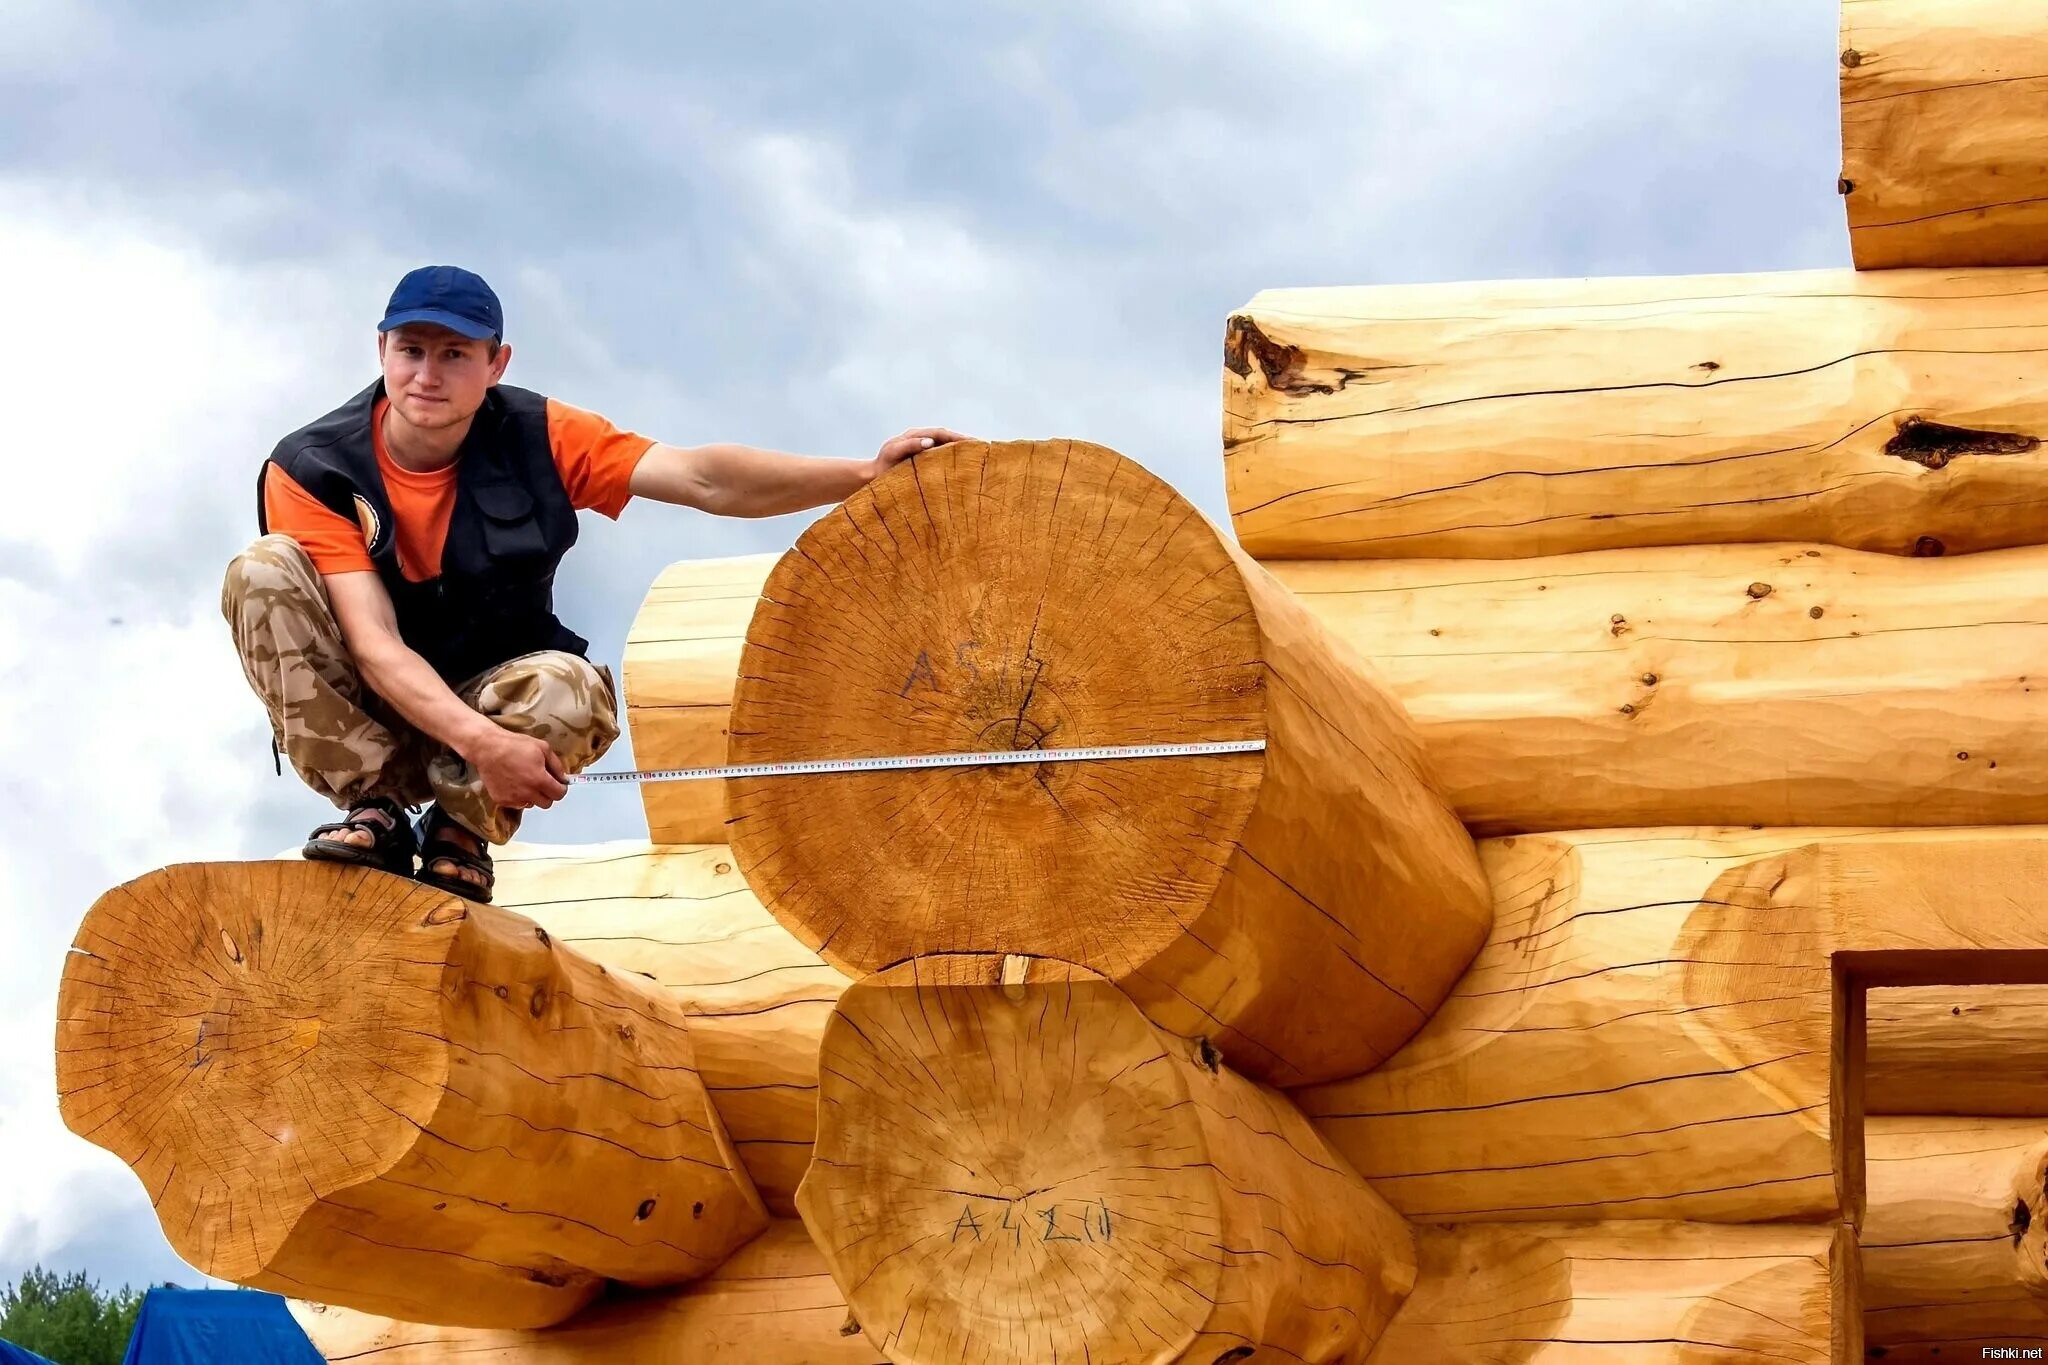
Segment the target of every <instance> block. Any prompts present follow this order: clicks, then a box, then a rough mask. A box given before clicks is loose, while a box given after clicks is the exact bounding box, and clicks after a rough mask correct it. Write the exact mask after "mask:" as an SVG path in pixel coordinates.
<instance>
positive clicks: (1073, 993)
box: [797, 957, 1415, 1365]
mask: <svg viewBox="0 0 2048 1365" xmlns="http://www.w3.org/2000/svg"><path fill="white" fill-rule="evenodd" d="M977 971H979V972H981V973H983V974H982V975H981V976H980V980H981V982H982V983H983V984H965V983H967V982H969V981H973V980H975V979H976V972H977ZM819 1071H820V1082H819V1084H820V1106H819V1124H818V1145H817V1150H816V1154H815V1156H814V1157H813V1160H812V1164H811V1169H810V1171H809V1173H808V1174H807V1175H806V1176H805V1177H804V1183H803V1185H802V1186H801V1187H800V1188H799V1190H798V1192H797V1206H798V1209H799V1210H800V1211H801V1213H802V1214H803V1217H804V1221H805V1222H806V1223H807V1224H808V1225H809V1226H810V1228H811V1231H812V1235H813V1236H814V1237H815V1238H816V1239H817V1241H818V1244H819V1246H820V1247H821V1248H822V1249H823V1251H824V1253H825V1256H826V1260H827V1262H828V1263H829V1264H830V1265H831V1268H832V1273H833V1277H834V1279H835V1280H836V1281H837V1282H838V1283H839V1286H840V1287H841V1289H842V1290H844V1291H845V1292H846V1294H847V1298H848V1302H849V1304H850V1306H851V1307H852V1309H853V1313H854V1316H855V1317H856V1318H857V1319H858V1320H859V1321H860V1323H861V1324H862V1326H863V1327H865V1328H866V1330H867V1331H868V1333H869V1335H870V1336H871V1337H872V1338H873V1339H874V1341H875V1342H876V1344H877V1345H879V1346H880V1347H881V1348H882V1349H883V1350H884V1351H885V1352H886V1353H887V1354H888V1356H889V1358H890V1359H891V1360H893V1361H895V1362H897V1365H958V1362H964V1361H973V1362H975V1365H1038V1362H1043V1361H1049V1360H1075V1361H1082V1360H1090V1359H1092V1360H1096V1361H1109V1360H1116V1361H1123V1362H1127V1363H1128V1365H1149V1363H1152V1362H1157V1363H1158V1365H1165V1362H1172V1361H1189V1362H1197V1361H1198V1362H1201V1365H1209V1362H1211V1361H1218V1360H1225V1361H1234V1360H1238V1359H1242V1358H1246V1357H1256V1358H1260V1359H1263V1358H1264V1357H1265V1356H1266V1355H1268V1354H1269V1353H1270V1354H1272V1355H1273V1356H1274V1357H1275V1358H1276V1359H1284V1360H1298V1361H1309V1362H1336V1361H1345V1362H1355V1361H1360V1360H1363V1359H1364V1357H1365V1355H1366V1353H1367V1352H1368V1351H1369V1350H1370V1349H1371V1346H1372V1343H1373V1341H1374V1340H1375V1339H1376V1338H1377V1336H1378V1334H1379V1332H1380V1330H1381V1329H1382V1328H1383V1327H1384V1326H1385V1324H1386V1322H1387V1320H1388V1319H1389V1317H1390V1316H1391V1315H1392V1313H1393V1312H1394V1310H1395V1309H1396V1308H1397V1307H1398V1306H1399V1304H1400V1301H1401V1299H1402V1297H1403V1296H1404V1295H1405V1294H1406V1293H1407V1292H1408V1289H1409V1288H1410V1286H1411V1285H1412V1283H1413V1280H1414V1273H1415V1267H1414V1252H1413V1245H1412V1240H1411V1237H1410V1234H1409V1231H1408V1227H1407V1224H1406V1223H1405V1222H1404V1221H1403V1220H1402V1219H1401V1217H1400V1216H1399V1215H1398V1214H1395V1213H1394V1212H1393V1211H1392V1210H1391V1209H1389V1208H1388V1207H1387V1205H1386V1204H1385V1203H1384V1202H1383V1201H1381V1200H1380V1199H1379V1198H1378V1196H1376V1195H1374V1194H1373V1193H1372V1192H1371V1190H1369V1189H1368V1188H1367V1187H1366V1185H1365V1183H1364V1182H1363V1181H1362V1180H1360V1179H1359V1178H1358V1177H1357V1176H1356V1175H1355V1174H1354V1173H1353V1172H1352V1171H1351V1170H1350V1168H1349V1167H1347V1166H1345V1164H1344V1163H1343V1162H1342V1161H1341V1160H1340V1159H1339V1158H1337V1157H1336V1156H1335V1155H1334V1154H1332V1153H1331V1151H1330V1150H1329V1148H1328V1147H1327V1146H1326V1145H1325V1144H1324V1143H1323V1142H1322V1140H1321V1139H1320V1138H1318V1137H1317V1136H1316V1135H1315V1132H1314V1130H1313V1129H1311V1128H1310V1127H1309V1125H1308V1123H1307V1122H1306V1121H1305V1120H1304V1119H1303V1118H1302V1117H1301V1115H1300V1114H1299V1113H1298V1112H1296V1111H1295V1110H1294V1108H1293V1106H1292V1105H1291V1104H1290V1103H1289V1102H1288V1101H1287V1100H1286V1098H1285V1097H1283V1096H1281V1095H1279V1094H1278V1093H1276V1092H1274V1091H1271V1090H1267V1089H1264V1088H1263V1087H1261V1086H1258V1085H1256V1084H1254V1083H1253V1082H1250V1081H1247V1080H1245V1079H1243V1078H1242V1077H1239V1076H1236V1075H1233V1074H1232V1073H1231V1071H1230V1070H1229V1068H1227V1067H1225V1066H1222V1065H1221V1064H1220V1063H1219V1061H1218V1059H1217V1057H1216V1055H1215V1053H1214V1052H1213V1051H1212V1050H1210V1049H1207V1048H1205V1047H1204V1046H1203V1045H1202V1044H1200V1043H1191V1042H1188V1041H1187V1040H1184V1039H1179V1038H1175V1037H1173V1036H1171V1035H1169V1034H1165V1033H1163V1032H1161V1031H1159V1030H1157V1029H1155V1028H1154V1027H1152V1026H1151V1024H1149V1023H1148V1022H1147V1021H1146V1019H1145V1017H1144V1016H1143V1015H1142V1014H1141V1013H1139V1011H1138V1010H1137V1008H1136V1007H1135V1006H1133V1005H1132V1004H1131V1002H1130V1001H1129V1000H1128V999H1127V998H1126V997H1125V996H1124V995H1123V994H1122V992H1120V991H1118V990H1117V989H1116V987H1115V986H1114V985H1112V984H1110V983H1109V982H1108V981H1105V980H1103V979H1101V978H1100V977H1096V976H1094V974H1093V973H1089V972H1087V971H1085V970H1082V969H1076V968H1072V967H1069V966H1067V965H1065V964H1049V963H1042V962H1029V961H1026V960H1025V959H1021V958H1014V957H1013V958H1008V959H1003V958H979V959H972V960H970V961H969V962H968V963H967V964H966V967H965V969H964V970H961V969H959V964H957V963H955V964H946V963H939V964H933V963H930V962H928V961H920V962H915V963H908V964H905V965H904V966H901V967H898V968H895V969H893V970H892V971H890V972H886V973H883V974H881V975H879V976H876V977H872V978H870V979H869V980H867V981H864V982H862V983H860V984H858V985H855V986H853V987H851V988H849V989H848V991H847V993H846V994H845V995H844V996H843V997H841V1000H840V1003H839V1006H838V1008H837V1010H836V1012H835V1014H834V1016H833V1019H832V1022H831V1023H830V1024H829V1025H828V1026H827V1029H826V1034H825V1039H824V1042H823V1045H822V1047H821V1048H820V1055H819Z"/></svg>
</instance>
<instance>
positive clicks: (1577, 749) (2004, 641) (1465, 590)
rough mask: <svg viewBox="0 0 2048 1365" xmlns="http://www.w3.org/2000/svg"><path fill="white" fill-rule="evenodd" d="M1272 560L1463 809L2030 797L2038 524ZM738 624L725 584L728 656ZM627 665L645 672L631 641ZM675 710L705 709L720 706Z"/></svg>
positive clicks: (1635, 812) (2039, 662) (2044, 561)
mask: <svg viewBox="0 0 2048 1365" xmlns="http://www.w3.org/2000/svg"><path fill="white" fill-rule="evenodd" d="M2044 524H2048V523H2044ZM757 567H758V568H759V569H760V570H761V571H762V572H763V573H764V575H765V572H766V569H767V565H766V563H765V562H763V563H762V564H760V565H758V566H757ZM1266 567H1268V568H1269V569H1271V570H1272V572H1273V574H1274V576H1275V577H1276V578H1278V579H1279V580H1280V581H1281V582H1282V583H1284V584H1285V585H1286V586H1287V587H1289V588H1292V589H1293V590H1294V591H1295V592H1296V593H1297V594H1298V596H1299V597H1300V600H1301V603H1302V605H1303V606H1304V607H1306V608H1307V609H1308V611H1309V613H1310V614H1311V615H1313V616H1314V617H1315V618H1316V620H1317V621H1318V622H1319V623H1320V624H1321V625H1322V627H1323V628H1324V630H1325V631H1327V632H1328V633H1329V634H1330V635H1331V636H1333V637H1335V638H1336V639H1337V640H1338V641H1339V642H1340V643H1341V644H1344V645H1349V646H1350V647H1351V648H1352V649H1353V650H1355V651H1356V652H1357V653H1358V654H1360V655H1362V656H1365V657H1367V658H1369V659H1370V660H1371V662H1372V666H1373V667H1374V668H1375V670H1377V672H1378V673H1379V675H1380V676H1383V677H1384V679H1385V681H1386V683H1387V685H1388V686H1389V687H1390V688H1391V690H1392V691H1393V693H1394V695H1395V697H1396V698H1398V699H1399V701H1400V702H1401V703H1402V705H1403V707H1404V708H1405V709H1406V711H1407V712H1408V714H1409V716H1410V717H1411V718H1412V719H1413V721H1414V724H1415V727H1416V729H1417V731H1418V732H1419V733H1420V735H1421V737H1422V742H1423V747H1424V749H1425V750H1426V752H1427V755H1428V760H1429V766H1430V772H1431V776H1432V778H1433V779H1434V781H1435V782H1436V784H1437V785H1438V786H1439V787H1440V788H1441V790H1442V791H1443V792H1444V794H1445V796H1446V797H1448V798H1449V799H1450V801H1451V804H1452V806H1453V807H1454V809H1455V810H1456V811H1457V812H1458V814H1459V815H1460V816H1461V817H1462V818H1463V819H1464V821H1465V822H1466V824H1467V825H1468V826H1470V827H1471V828H1472V829H1473V830H1474V831H1475V832H1478V833H1481V834H1512V833H1517V832H1521V831H1545V830H1571V829H1626V828H1642V827H1650V826H1658V825H1749V824H1752V823H1763V824H1767V825H1812V826H1817V827H1826V826H1840V825H1970V824H2012V823H2042V822H2048V748H2044V745H2048V732H2044V729H2043V727H2042V726H2041V725H2040V723H2039V710H2040V707H2039V704H2038V703H2037V702H2036V701H2035V698H2034V693H2035V692H2036V691H2038V690H2040V688H2041V683H2042V679H2044V678H2048V628H2043V627H2038V626H2035V625H2032V624H2030V622H2032V621H2033V620H2034V619H2035V618H2036V617H2037V616H2038V615H2039V612H2038V605H2039V597H2040V584H2041V583H2042V582H2043V581H2044V579H2048V549H2042V548H2039V547H2034V548H2027V549H2016V550H2001V551H1997V552H1995V553H1991V554H1972V555H1955V556H1949V557H1947V558H1941V559H1902V558H1899V557H1896V556H1892V555H1873V554H1864V553H1860V552H1857V551H1853V550H1840V549H1834V548H1831V547H1822V546H1807V545H1797V546H1794V545H1707V546H1694V547H1676V548H1669V549H1650V550H1617V551H1607V552H1601V553H1594V554H1584V555H1561V556H1558V557H1556V558H1552V559H1542V560H1532V561H1528V562H1526V563H1519V564H1499V563H1486V562H1480V561H1473V560H1427V561H1406V560H1350V561H1330V560H1324V561H1296V562H1287V561H1276V562H1274V563H1272V564H1270V565H1268V566H1266ZM694 572H695V566H693V565H689V564H680V565H677V566H675V567H674V568H672V569H671V570H670V571H669V572H668V574H667V575H665V576H664V581H665V582H668V583H670V584H671V585H672V587H673V589H674V590H675V591H677V592H681V591H683V590H684V588H683V585H684V584H686V583H687V582H688V581H689V580H690V578H691V576H692V574H693V573H694ZM710 590H711V589H710V588H709V587H707V588H706V591H710ZM667 610H669V608H668V607H665V606H657V605H654V604H650V606H649V608H648V612H649V613H652V614H656V615H658V614H659V613H660V612H664V611H667ZM656 624H657V622H656V621H655V620H653V619H650V621H649V622H648V627H649V628H650V629H652V628H654V627H655V625H656ZM746 624H747V618H746V614H745V611H744V610H740V609H738V608H737V607H735V608H733V609H732V612H731V615H730V618H729V620H728V624H727V630H728V632H729V633H728V635H727V636H726V637H725V638H726V641H727V643H726V650H727V654H726V657H727V660H728V662H727V664H726V668H727V670H728V673H730V672H731V671H733V670H736V669H737V668H738V665H739V654H740V649H741V640H742V637H743V635H744V633H745V630H746ZM636 629H637V628H636ZM626 669H627V673H628V674H629V675H631V674H633V673H634V672H635V670H636V669H638V670H641V671H643V672H647V673H650V674H653V673H658V672H659V671H660V669H659V664H658V661H656V660H653V659H646V660H642V659H639V658H636V657H635V656H634V655H632V654H630V653H629V654H628V656H627V662H626ZM648 685H649V686H652V685H653V683H652V681H650V683H649V684H648ZM677 685H678V686H680V685H682V684H681V683H678V684H677ZM706 696H707V698H709V697H710V696H711V694H710V693H706ZM677 714H688V715H690V716H693V717H695V718H696V720H695V722H694V723H695V724H697V725H701V726H706V727H709V728H710V729H711V730H713V731H716V730H718V729H719V728H720V726H721V725H722V724H723V721H722V719H721V714H722V713H721V712H720V711H719V709H718V708H717V707H716V706H710V707H706V708H702V709H698V710H692V711H688V712H678V713H677ZM634 744H635V748H636V752H638V753H640V755H641V758H642V761H643V762H647V763H649V764H653V765H660V764H665V763H668V762H670V761H671V756H670V755H669V754H668V753H666V752H663V751H661V750H659V749H654V750H650V749H648V748H646V747H645V742H644V737H643V736H642V735H641V733H640V732H639V731H637V730H636V731H635V734H634ZM656 785H659V784H656ZM671 785H681V786H688V785H690V784H688V783H681V784H671ZM693 833H695V831H690V830H687V829H664V830H662V831H661V832H659V833H658V834H657V836H656V837H657V838H666V837H673V838H679V839H680V838H687V837H690V836H691V835H692V834H693Z"/></svg>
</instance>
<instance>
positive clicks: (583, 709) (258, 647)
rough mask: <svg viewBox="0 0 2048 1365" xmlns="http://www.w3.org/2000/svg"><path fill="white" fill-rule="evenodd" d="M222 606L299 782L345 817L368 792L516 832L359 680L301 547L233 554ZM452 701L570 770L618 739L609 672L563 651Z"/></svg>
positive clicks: (466, 768) (500, 674) (468, 773)
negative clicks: (532, 739) (528, 739)
mask: <svg viewBox="0 0 2048 1365" xmlns="http://www.w3.org/2000/svg"><path fill="white" fill-rule="evenodd" d="M220 608H221V614H222V615H224V616H225V617H227V621H228V625H229V626H230V627H232V628H233V630H234V634H235V648H236V649H237V650H238V651H239V652H240V654H241V656H242V671H243V672H244V673H245V674H247V675H248V678H249V685H250V686H251V687H253V688H255V689H256V695H257V696H259V697H261V698H262V699H263V704H264V706H265V707H267V708H268V709H269V711H270V729H271V734H272V737H273V738H275V739H276V741H277V744H278V747H279V748H280V749H282V750H283V751H284V754H285V756H286V757H288V758H289V759H290V760H291V764H292V767H293V768H294V769H295V770H297V772H298V774H299V776H300V777H301V778H303V779H304V780H305V783H306V785H307V786H309V787H311V788H312V789H313V790H314V791H316V792H319V793H320V794H321V795H322V796H325V797H327V798H328V799H329V800H331V801H332V802H334V804H335V805H337V806H339V807H340V808H342V809H343V810H347V809H348V808H349V807H351V806H352V805H354V804H355V803H356V802H358V801H361V800H363V799H365V798H367V797H371V796H388V797H391V798H392V799H394V800H397V801H400V802H403V803H404V804H406V805H408V806H418V805H423V804H425V803H426V802H427V801H429V800H432V801H436V802H438V803H439V804H440V806H441V809H443V810H444V811H446V812H447V813H448V814H449V815H451V816H453V817H454V818H455V820H456V821H457V822H458V823H460V824H461V825H462V826H463V827H465V828H466V829H469V830H470V831H472V832H473V833H475V834H478V835H481V836H482V837H483V838H485V839H487V840H489V841H490V842H491V843H494V844H502V843H505V842H507V841H508V840H510V839H511V838H512V836H513V834H514V833H516V832H517V831H518V829H519V816H520V812H519V811H518V810H517V809H514V808H511V807H507V806H500V805H498V804H497V803H496V802H494V801H492V800H491V799H490V797H489V796H488V795H487V794H486V793H485V791H484V785H483V779H482V777H481V776H479V775H478V773H477V770H476V769H475V768H474V767H472V766H471V765H470V764H469V763H468V762H467V761H466V760H465V759H463V758H462V757H461V756H460V755H458V754H456V753H454V752H452V751H450V750H449V749H448V748H447V747H446V746H444V745H442V744H441V743H439V742H438V741H436V740H434V739H433V738H432V737H430V736H428V735H426V734H423V733H421V732H420V731H419V730H417V729H415V728H414V727H413V726H412V725H411V724H409V723H408V722H407V721H406V720H405V719H404V718H403V717H401V716H400V715H399V714H398V713H397V711H396V710H395V709H394V708H393V707H392V706H391V705H390V704H389V703H388V702H386V701H385V700H384V699H383V698H382V697H379V696H378V695H377V694H376V693H374V692H372V691H371V690H370V689H369V688H368V687H366V686H365V685H364V684H363V680H362V675H361V674H359V673H358V672H357V671H356V666H355V661H354V660H353V659H351V658H350V657H349V652H348V646H347V645H346V644H345V643H343V641H342V637H341V627H340V626H339V625H338V624H337V623H336V621H335V619H334V611H333V609H332V608H331V607H330V606H329V605H328V601H327V589H326V587H325V586H324V585H323V584H322V583H321V582H320V574H319V572H318V570H316V569H315V568H314V567H313V562H312V560H311V559H309V558H307V556H306V552H305V551H304V550H303V549H301V548H300V546H299V543H298V542H297V541H295V540H293V539H291V538H290V537H289V536H282V535H268V536H264V537H262V538H261V539H259V540H257V541H256V542H255V543H254V544H252V545H251V546H249V548H248V549H246V550H244V551H243V552H242V553H241V554H239V555H237V556H236V557H235V558H234V560H233V562H231V563H230V564H229V565H228V572H227V579H226V581H225V582H224V583H223V584H222V585H221V595H220ZM456 695H457V696H459V697H461V698H462V700H463V701H464V702H465V703H467V704H468V705H469V706H472V707H474V708H475V709H476V710H478V711H480V712H482V713H483V714H484V715H486V716H489V717H490V718H491V719H492V720H494V721H496V722H497V723H498V724H500V725H502V726H504V727H505V728H506V729H508V730H513V731H517V732H518V733H520V734H523V735H535V736H538V737H539V738H541V739H544V740H546V741H547V742H548V745H549V747H550V748H552V749H553V750H554V751H555V755H556V757H558V758H560V759H561V760H562V766H563V768H565V769H566V770H567V771H569V772H572V773H574V772H579V771H581V770H582V769H584V768H586V767H588V766H589V765H590V764H592V763H594V762H596V761H597V759H598V758H599V756H601V755H602V754H603V753H604V751H605V750H606V749H608V748H610V747H611V743H612V741H613V740H615V739H617V738H618V737H619V722H618V706H619V704H618V691H617V688H616V687H615V686H614V685H613V682H612V675H611V670H610V669H608V668H605V667H604V666H602V665H600V664H593V663H591V662H590V661H588V660H587V659H582V658H579V657H578V656H576V655H574V654H565V653H563V652H561V651H559V650H548V651H544V652H542V653H539V654H526V655H522V656H521V657H519V658H517V659H510V660H507V661H506V662H504V663H502V664H499V665H498V666H497V667H495V668H490V669H486V670H485V671H484V672H482V673H480V674H478V675H477V676H476V677H474V678H471V679H470V680H469V681H468V682H466V683H464V684H463V685H462V686H461V687H459V688H457V689H456Z"/></svg>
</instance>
